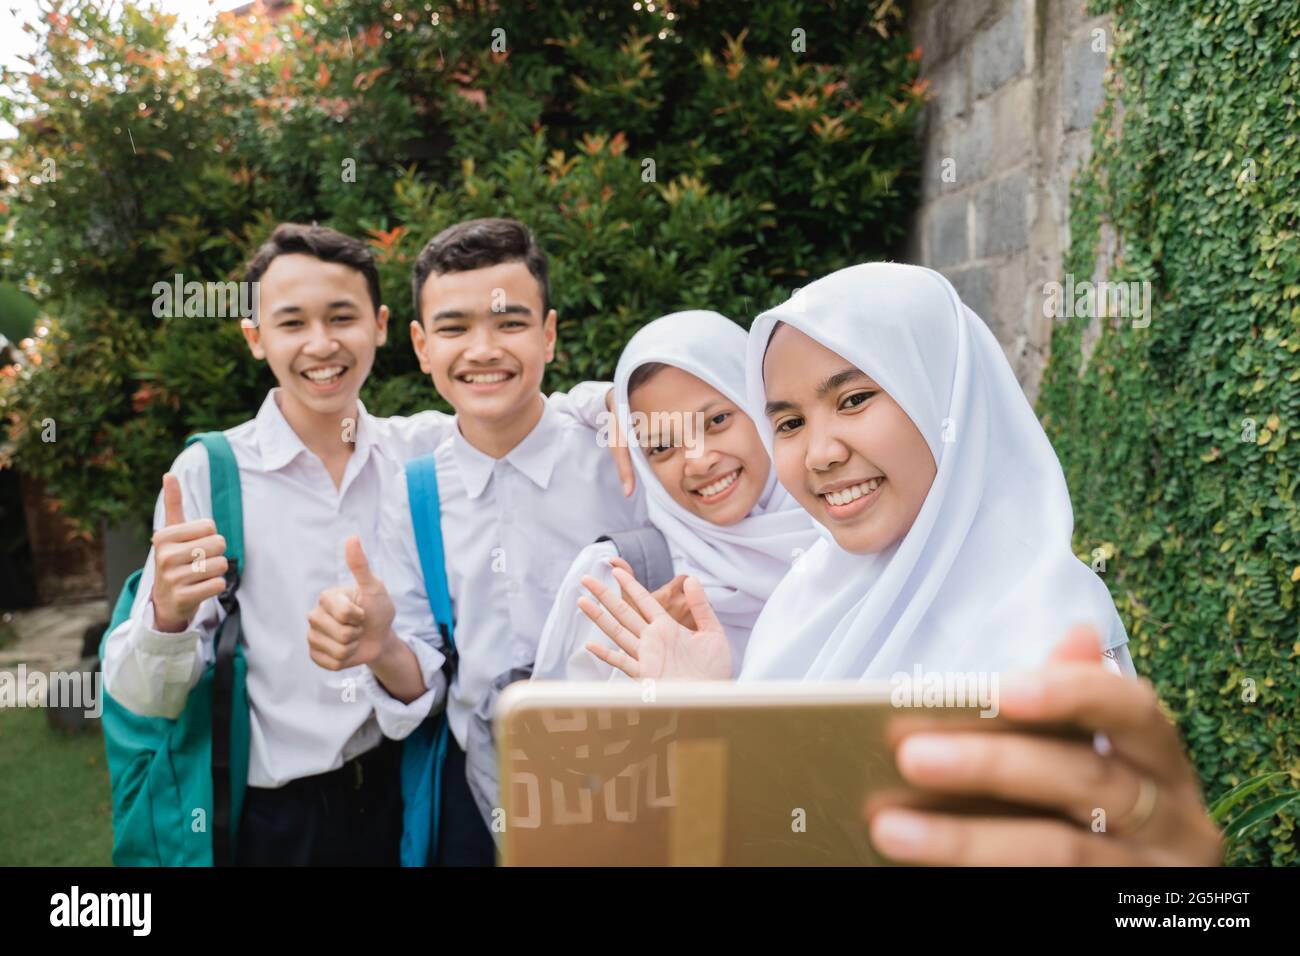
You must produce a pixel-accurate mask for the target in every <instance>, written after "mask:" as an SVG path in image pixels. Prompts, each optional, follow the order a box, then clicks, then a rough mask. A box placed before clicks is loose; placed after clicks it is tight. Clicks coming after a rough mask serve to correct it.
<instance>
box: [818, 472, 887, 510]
mask: <svg viewBox="0 0 1300 956" xmlns="http://www.w3.org/2000/svg"><path fill="white" fill-rule="evenodd" d="M884 480H885V478H884V476H883V475H882V476H880V477H879V478H872V479H871V480H870V481H864V482H862V483H861V484H857V485H852V486H850V487H848V488H841V489H840V490H839V491H832V492H830V493H828V494H824V495H822V497H823V498H825V499H826V501H827V503H828V504H832V505H847V504H848V503H849V502H850V501H857V500H858V499H859V498H861V497H862V496H863V495H869V494H871V492H873V491H875V490H876V489H877V488H879V487H880V483H881V482H882V481H884Z"/></svg>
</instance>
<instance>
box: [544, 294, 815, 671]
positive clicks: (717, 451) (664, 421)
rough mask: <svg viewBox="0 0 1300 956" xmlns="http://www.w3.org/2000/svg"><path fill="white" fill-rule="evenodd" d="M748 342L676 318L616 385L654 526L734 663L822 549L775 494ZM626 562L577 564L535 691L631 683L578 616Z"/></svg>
mask: <svg viewBox="0 0 1300 956" xmlns="http://www.w3.org/2000/svg"><path fill="white" fill-rule="evenodd" d="M746 341H747V339H746V335H745V331H744V329H742V328H741V327H740V326H738V325H736V324H735V323H734V322H732V321H731V320H730V319H728V318H726V317H725V316H722V315H719V314H718V313H716V312H705V311H689V312H677V313H674V314H672V315H666V316H664V317H663V318H660V319H656V320H655V321H653V322H651V323H649V324H648V325H646V326H645V327H643V328H642V329H640V330H639V331H638V332H637V333H636V334H635V335H634V336H633V337H632V338H631V340H629V341H628V343H627V346H626V347H625V348H624V349H623V353H622V355H621V356H620V358H619V362H618V368H617V370H616V372H615V375H614V396H615V407H616V409H617V414H618V416H619V422H620V426H621V434H622V435H625V436H628V438H629V440H630V441H629V444H630V445H631V446H632V447H631V449H630V451H631V457H632V464H633V468H634V469H635V473H636V478H637V481H638V482H639V483H640V484H641V486H642V487H643V488H645V489H646V496H647V501H646V505H647V513H648V516H649V519H650V522H651V524H652V525H653V526H654V527H655V528H657V529H658V530H659V531H660V532H661V533H662V534H663V536H664V539H665V540H666V543H667V545H668V549H669V552H670V554H671V558H672V564H673V571H674V572H676V573H677V574H678V575H690V576H692V577H693V578H694V579H695V580H696V581H698V582H699V584H700V585H701V586H702V587H703V590H704V593H705V594H706V595H707V596H708V600H709V603H710V605H711V606H712V607H713V609H714V611H715V612H716V614H717V617H718V619H719V621H720V623H721V625H722V627H723V628H724V630H725V632H726V636H727V643H728V648H727V651H726V653H725V654H724V656H725V657H727V658H729V659H730V661H732V662H739V661H740V660H741V659H742V658H743V655H744V649H745V645H746V643H747V642H748V639H749V633H750V630H751V629H752V628H753V626H754V621H755V620H756V619H757V618H758V615H759V612H760V611H761V610H762V608H763V604H764V602H765V601H766V600H767V597H768V595H770V594H771V593H772V591H773V590H774V589H775V588H776V586H777V582H778V581H780V579H781V578H782V576H784V574H785V573H786V571H787V570H789V568H790V565H791V563H792V562H793V561H794V560H796V559H797V558H798V557H799V556H800V555H801V554H802V553H803V552H804V551H806V550H807V549H808V548H810V547H812V546H813V543H814V542H815V541H816V540H817V535H816V532H815V530H814V525H813V522H812V520H811V518H810V517H809V516H808V513H807V512H805V511H804V510H803V509H802V508H800V507H799V504H798V502H796V501H795V500H794V499H793V498H792V497H791V496H790V495H789V494H788V493H787V492H786V490H785V489H784V488H782V487H781V485H780V484H779V483H778V482H777V478H776V473H775V470H774V469H773V468H772V467H771V461H770V459H769V458H768V454H767V451H766V449H765V448H764V446H763V444H762V441H761V440H760V438H759V434H758V430H757V429H756V427H755V422H754V420H753V417H752V416H751V415H749V414H748V412H747V405H746V402H745V365H744V356H745V346H746ZM697 423H698V424H702V426H703V427H702V428H696V427H695V426H696V424H697ZM616 553H617V552H616V550H615V548H614V546H613V545H612V544H611V543H609V542H600V543H597V544H594V545H591V546H589V547H588V548H586V549H585V550H584V551H582V553H580V554H579V555H578V557H577V559H576V560H575V561H574V563H573V565H572V567H571V568H570V571H569V574H568V575H567V576H566V578H565V581H564V583H563V584H562V585H561V587H560V591H559V593H558V595H557V598H556V602H555V605H554V607H553V608H552V610H551V613H550V616H549V617H548V619H547V622H546V626H545V628H544V630H543V633H542V639H541V642H540V644H539V647H538V655H537V663H536V665H535V668H534V672H533V675H534V678H535V679H548V678H549V679H555V678H560V679H569V680H575V679H588V680H590V679H604V678H606V677H609V676H611V675H614V674H618V675H619V676H621V672H619V671H617V670H615V669H612V668H610V667H609V666H608V665H606V664H603V663H601V662H600V661H599V660H597V659H596V658H594V657H593V656H592V655H591V654H589V653H587V651H586V649H585V647H586V644H587V643H588V642H589V641H601V634H600V630H599V629H598V628H597V627H595V626H594V625H593V624H592V623H591V621H589V620H588V619H587V617H586V616H585V615H584V614H583V613H582V612H581V611H580V610H579V609H578V606H577V598H578V596H579V595H580V594H582V593H584V592H583V588H582V585H581V581H582V579H583V578H584V577H586V576H592V577H594V578H596V579H597V580H602V581H603V582H604V583H605V584H606V585H611V584H612V583H613V578H612V575H611V571H612V569H611V566H610V559H611V558H613V557H614V556H615V555H616ZM611 650H612V649H611ZM728 676H731V675H730V674H728Z"/></svg>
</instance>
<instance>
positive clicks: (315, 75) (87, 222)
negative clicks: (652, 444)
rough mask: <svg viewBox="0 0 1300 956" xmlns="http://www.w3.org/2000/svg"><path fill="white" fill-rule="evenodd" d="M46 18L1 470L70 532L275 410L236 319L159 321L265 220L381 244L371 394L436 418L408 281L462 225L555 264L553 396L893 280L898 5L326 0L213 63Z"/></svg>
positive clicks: (86, 18) (236, 261)
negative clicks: (378, 329)
mask: <svg viewBox="0 0 1300 956" xmlns="http://www.w3.org/2000/svg"><path fill="white" fill-rule="evenodd" d="M101 2H102V0H101ZM55 4H56V5H55V12H54V13H52V14H50V16H51V17H52V18H53V21H52V25H53V26H54V27H55V28H54V29H51V30H50V31H49V34H48V37H47V39H46V41H45V44H44V46H43V48H42V50H41V52H40V53H39V55H38V62H37V63H36V64H35V66H36V68H37V72H36V74H35V75H33V76H28V77H25V78H20V77H15V76H8V77H6V78H5V79H6V83H7V84H8V85H10V86H12V87H13V88H15V89H16V90H17V91H18V94H17V95H15V96H14V97H13V98H12V99H11V100H9V101H7V102H6V103H5V104H4V105H3V106H2V107H0V115H3V116H4V117H6V118H8V119H9V121H10V122H13V123H14V124H15V125H17V126H18V127H19V128H20V137H19V139H18V140H17V141H16V142H14V143H12V144H10V145H9V147H8V149H7V151H6V155H4V158H3V161H4V164H5V167H6V168H5V172H6V173H7V184H6V185H5V187H4V192H3V194H0V202H2V203H3V204H4V206H3V207H0V221H3V223H4V228H5V232H6V237H7V242H6V244H5V252H4V254H3V257H2V258H0V278H10V279H12V280H15V281H21V282H22V283H24V285H25V287H26V288H28V290H29V291H31V292H32V293H33V294H35V295H36V296H37V298H38V299H39V301H40V302H41V304H42V306H43V308H44V311H45V319H44V320H43V321H44V322H45V324H46V325H48V326H49V328H50V329H51V331H50V334H49V336H48V337H47V338H46V339H45V340H44V342H43V343H42V344H40V346H39V351H40V354H41V357H42V362H41V364H40V365H38V366H32V367H28V368H25V369H22V370H21V371H16V370H11V372H10V375H9V377H7V378H0V413H4V414H5V415H6V416H7V417H8V419H9V426H10V434H11V437H12V440H13V444H14V453H15V454H16V458H17V461H18V464H19V465H20V467H22V468H23V469H25V470H26V471H28V472H30V473H32V474H33V475H36V476H39V477H41V478H43V479H44V480H45V481H46V482H47V483H48V485H49V487H50V488H51V490H52V493H53V494H55V495H57V496H58V497H59V498H61V499H62V500H63V502H64V507H65V510H66V511H67V512H68V513H69V514H70V515H71V516H72V517H73V518H75V519H77V520H78V521H80V522H81V523H82V524H83V525H85V526H87V527H93V526H95V525H97V524H98V523H100V522H104V521H108V522H117V521H121V520H126V519H129V518H130V517H131V516H139V517H140V518H141V519H143V518H144V517H145V516H147V515H148V514H150V513H151V508H152V503H153V500H154V498H155V496H156V494H157V489H158V484H159V476H160V474H161V473H162V471H163V470H165V468H166V467H167V464H168V463H169V461H170V460H171V458H172V456H173V455H174V454H175V453H176V451H177V449H178V448H179V447H180V442H181V439H182V438H183V436H184V435H185V434H186V433H188V432H190V431H193V430H195V429H198V428H208V427H219V426H229V425H231V424H233V423H235V422H237V421H240V420H242V419H245V418H247V417H248V416H249V415H250V414H251V413H252V412H253V411H254V410H255V409H256V407H257V404H258V402H259V400H260V396H261V394H262V392H263V391H264V390H265V388H267V387H268V386H269V385H270V384H272V383H271V380H270V377H269V375H268V374H267V373H266V372H265V371H263V370H262V369H260V368H259V367H258V366H257V365H256V364H255V363H254V362H253V361H252V360H251V359H250V358H249V357H248V356H247V353H246V349H245V348H244V346H243V345H242V344H241V342H240V340H239V334H238V329H237V328H236V327H235V323H234V320H232V319H227V320H223V322H218V321H217V320H213V319H196V318H189V319H184V318H171V319H168V318H163V319H156V318H154V316H153V314H152V312H151V303H152V301H153V293H152V291H151V290H152V288H153V284H154V283H155V282H158V281H167V280H170V279H171V277H172V276H173V275H174V274H176V273H180V274H182V275H184V276H185V278H186V280H190V279H195V280H199V281H205V280H223V279H227V278H238V277H239V270H240V266H241V264H242V262H243V261H244V260H245V258H246V256H247V254H248V252H249V251H250V249H251V248H252V246H254V245H255V244H256V242H258V241H259V240H261V239H262V238H264V237H265V236H266V235H267V234H268V233H269V231H270V228H271V227H272V225H273V224H274V223H275V222H276V221H279V220H285V219H293V220H312V219H315V220H318V221H321V222H324V223H328V224H330V225H332V226H335V227H336V228H339V229H342V230H344V231H346V232H349V233H351V234H353V235H358V236H364V237H367V238H369V239H370V240H371V241H372V243H373V244H374V247H375V249H376V250H377V253H378V256H379V259H380V266H381V276H382V284H383V289H384V292H385V295H384V297H385V300H386V301H387V303H388V305H389V306H390V308H391V309H392V311H393V332H394V334H393V336H392V340H391V342H390V345H389V347H388V348H386V349H384V350H382V351H381V353H380V357H379V359H378V361H377V362H376V366H375V372H374V375H373V376H372V379H371V381H370V383H369V384H368V385H367V388H366V390H365V392H364V393H363V398H364V400H365V401H366V403H367V407H368V408H370V409H371V410H372V411H376V412H379V413H383V414H391V413H397V412H404V411H412V410H415V409H418V408H421V407H426V406H428V405H429V404H431V403H432V402H433V401H434V395H433V392H432V388H431V385H430V384H429V382H428V381H427V379H425V378H423V377H422V376H420V374H419V372H418V369H417V366H416V364H415V362H414V359H413V356H412V355H411V352H410V348H409V346H408V345H407V342H406V339H407V336H406V331H405V329H406V325H407V324H408V322H409V321H410V318H411V305H410V293H409V269H410V264H411V261H412V260H413V258H414V257H415V255H416V254H417V253H418V251H419V249H420V247H421V246H422V245H423V243H424V242H425V241H427V240H428V238H430V237H431V236H432V235H433V234H434V233H435V232H437V231H438V230H439V229H441V228H443V227H444V226H447V225H449V224H451V223H453V222H455V221H457V220H460V219H463V218H466V217H469V216H482V215H511V216H517V217H518V218H520V219H523V220H524V221H526V222H528V223H529V224H530V225H532V226H533V227H534V229H535V230H536V232H537V234H538V236H539V239H540V241H541V242H542V244H543V246H544V247H545V248H546V249H548V251H549V252H550V253H551V254H552V257H553V276H554V296H553V298H554V301H555V305H556V307H557V309H558V311H559V314H560V320H561V321H560V328H561V340H560V347H559V355H558V358H557V361H556V362H555V363H554V365H553V366H552V367H551V370H550V374H549V376H548V381H547V386H548V388H563V387H566V386H568V385H570V384H571V383H573V382H575V381H578V380H581V379H583V378H588V377H592V376H608V375H610V374H611V372H612V370H613V366H614V362H615V360H616V357H617V355H618V351H619V350H620V348H621V347H622V344H623V343H624V342H625V341H626V339H627V338H628V337H629V336H630V334H631V333H632V332H633V331H634V330H635V329H636V328H637V327H638V326H639V325H641V324H642V323H644V322H645V321H647V320H648V319H650V318H653V317H654V316H655V315H657V314H660V313H663V312H667V311H670V310H674V309H680V308H685V307H711V308H715V309H718V310H720V311H723V312H725V313H727V314H730V315H732V316H733V317H734V318H736V319H738V320H741V321H744V322H748V320H749V317H750V316H752V315H754V314H756V313H757V312H758V311H760V310H761V309H762V308H764V307H766V306H768V305H770V304H773V303H774V302H776V301H779V300H780V299H781V298H783V297H785V296H786V295H788V294H789V292H790V291H791V290H792V289H793V288H794V287H795V286H798V285H801V284H802V283H803V282H804V281H806V279H807V278H808V277H813V276H816V275H818V274H821V273H824V272H828V271H830V270H832V269H835V268H839V267H841V266H844V265H847V264H850V263H851V262H854V261H859V260H862V259H867V258H873V257H880V256H883V255H888V254H890V253H891V252H892V251H894V247H895V244H896V243H897V242H898V240H899V239H900V237H901V226H902V223H904V222H905V221H906V213H907V211H908V210H909V208H910V205H911V202H912V196H913V192H914V187H915V174H914V172H913V170H914V168H915V159H916V157H915V143H914V138H913V132H914V128H915V124H916V121H917V119H918V117H919V108H920V104H921V101H922V98H923V95H924V91H923V88H922V86H921V85H920V84H917V83H916V73H917V63H916V57H915V55H914V54H911V53H910V52H909V50H910V48H909V44H908V42H907V39H906V37H905V36H904V35H903V33H902V32H901V30H902V15H901V13H899V11H898V8H897V5H896V4H894V3H890V2H873V0H839V2H836V3H833V4H827V3H823V2H821V0H800V2H793V0H779V2H775V3H763V4H753V5H747V4H732V3H726V4H717V3H705V2H695V0H690V2H680V3H673V4H671V11H672V19H671V20H670V19H668V12H669V11H668V9H666V8H665V7H664V6H663V5H662V4H661V5H658V6H657V8H656V10H655V11H654V12H651V11H649V10H647V9H642V10H640V11H635V10H633V9H632V5H631V3H630V2H629V3H620V4H617V5H612V4H607V3H603V2H599V0H583V2H575V3H570V4H552V3H545V2H536V3H508V4H500V5H499V8H496V9H494V8H493V6H492V5H485V4H482V3H470V2H463V3H457V4H446V3H443V4H426V3H420V2H407V0H339V2H334V3H328V4H325V3H322V4H316V7H315V9H313V8H312V7H311V5H309V4H308V5H303V12H301V13H299V14H294V15H290V16H288V17H286V18H284V19H282V20H280V21H278V22H276V23H270V22H267V21H265V20H263V19H261V18H259V22H257V23H252V22H250V21H248V20H243V21H238V22H235V21H231V20H227V21H226V22H225V23H224V25H222V26H220V27H218V29H217V30H216V31H215V36H214V38H213V41H212V43H211V45H210V48H209V49H208V51H207V53H205V54H203V55H201V56H200V55H196V54H194V53H192V52H191V53H187V52H185V51H184V50H182V49H178V48H176V47H174V46H173V45H171V44H170V43H169V41H168V39H167V29H168V21H167V20H166V18H164V17H162V16H160V15H159V14H158V13H157V12H156V11H143V10H141V9H140V8H138V7H137V6H135V5H134V2H133V0H128V2H127V4H126V6H125V8H124V10H123V12H122V15H121V19H120V22H116V23H110V22H109V20H108V18H107V16H106V14H104V13H103V12H102V10H101V8H100V3H96V2H91V0H66V2H61V0H55ZM496 31H503V32H496ZM794 31H803V32H802V34H796V33H795V32H794ZM494 41H497V46H498V47H499V48H498V49H495V50H494V48H493V44H494ZM798 45H801V46H800V48H799V49H798V50H796V48H795V47H796V46H798ZM47 161H52V162H53V168H54V171H55V173H56V175H55V177H54V178H53V179H52V181H49V178H48V177H46V176H44V169H45V165H46V164H47ZM651 162H652V163H653V165H652V166H651V165H650V163H651ZM351 173H354V175H351ZM651 174H653V175H651ZM51 419H52V420H53V421H54V422H55V424H56V429H57V432H56V434H57V440H56V441H54V442H48V441H41V427H40V426H41V423H42V422H44V421H47V420H51Z"/></svg>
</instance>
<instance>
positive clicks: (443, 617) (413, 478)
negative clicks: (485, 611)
mask: <svg viewBox="0 0 1300 956" xmlns="http://www.w3.org/2000/svg"><path fill="white" fill-rule="evenodd" d="M406 497H407V501H408V502H409V503H410V507H411V524H412V525H413V526H414V528H415V547H416V550H417V551H418V552H419V554H420V571H421V573H423V575H424V589H425V591H426V592H427V593H428V595H429V607H430V609H431V610H432V611H433V619H434V621H435V622H436V623H437V625H438V630H439V631H441V632H442V637H443V640H444V641H446V642H447V647H448V648H449V649H451V650H452V651H453V652H454V651H455V649H456V642H455V640H454V634H453V630H454V622H453V620H452V611H451V591H450V590H449V589H448V587H447V564H446V558H445V556H444V553H443V547H442V507H441V504H440V502H439V499H438V468H437V465H436V463H435V461H434V457H433V455H424V456H422V457H420V458H416V459H414V460H412V461H408V462H407V463H406Z"/></svg>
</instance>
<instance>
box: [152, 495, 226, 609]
mask: <svg viewBox="0 0 1300 956" xmlns="http://www.w3.org/2000/svg"><path fill="white" fill-rule="evenodd" d="M163 514H164V520H163V527H162V528H160V529H159V530H158V531H156V532H154V536H153V556H154V578H153V591H152V594H151V596H152V598H153V608H154V626H155V627H156V628H157V629H158V630H160V631H168V632H172V633H176V632H179V631H183V630H185V628H187V627H188V626H189V623H190V619H191V618H193V617H194V612H195V611H197V610H198V608H199V605H200V604H202V603H203V602H204V601H206V600H207V599H208V598H210V597H216V596H217V595H218V594H220V593H221V592H222V591H224V590H225V587H226V581H225V574H226V568H227V561H226V559H225V557H224V555H225V553H226V539H225V538H223V537H222V536H221V535H219V534H217V526H216V523H215V522H213V521H212V519H211V518H201V519H199V520H198V521H186V520H185V507H184V505H183V504H182V503H181V483H180V481H179V480H178V479H177V477H176V476H175V475H173V474H171V473H170V472H169V473H167V474H165V475H163Z"/></svg>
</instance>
